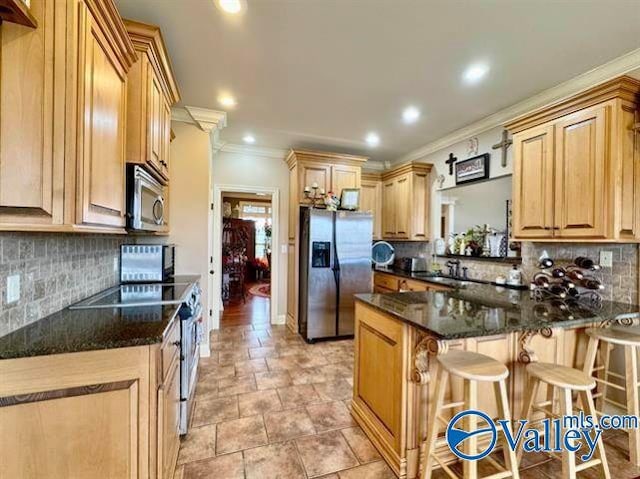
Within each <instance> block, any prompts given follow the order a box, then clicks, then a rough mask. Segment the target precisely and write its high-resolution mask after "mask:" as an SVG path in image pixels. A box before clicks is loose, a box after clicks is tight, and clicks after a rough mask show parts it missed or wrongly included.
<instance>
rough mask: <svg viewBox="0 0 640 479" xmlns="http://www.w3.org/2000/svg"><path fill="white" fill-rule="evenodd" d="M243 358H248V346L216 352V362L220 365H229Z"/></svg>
mask: <svg viewBox="0 0 640 479" xmlns="http://www.w3.org/2000/svg"><path fill="white" fill-rule="evenodd" d="M245 359H249V348H246V349H233V350H229V351H220V352H219V353H218V364H220V365H221V366H231V365H234V364H235V363H237V362H238V361H244V360H245Z"/></svg>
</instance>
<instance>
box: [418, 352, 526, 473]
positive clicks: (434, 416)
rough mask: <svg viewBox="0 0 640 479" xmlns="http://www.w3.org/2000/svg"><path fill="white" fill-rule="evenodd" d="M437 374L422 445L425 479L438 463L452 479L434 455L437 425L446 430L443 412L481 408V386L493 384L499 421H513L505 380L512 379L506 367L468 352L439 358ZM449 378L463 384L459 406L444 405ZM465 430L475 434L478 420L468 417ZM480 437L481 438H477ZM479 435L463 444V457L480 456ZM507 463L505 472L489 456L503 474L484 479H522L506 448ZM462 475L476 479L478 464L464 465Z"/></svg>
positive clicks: (505, 457)
mask: <svg viewBox="0 0 640 479" xmlns="http://www.w3.org/2000/svg"><path fill="white" fill-rule="evenodd" d="M436 359H437V361H438V372H437V376H436V379H435V383H434V384H435V385H436V386H435V387H436V389H435V392H434V395H433V400H432V402H431V408H430V411H429V418H428V421H429V422H428V431H427V438H426V439H425V441H424V442H423V443H422V447H421V449H422V457H421V458H420V459H421V460H420V463H421V464H422V475H421V478H422V479H429V478H430V477H431V473H432V470H433V467H434V463H435V462H437V463H438V464H440V466H442V469H443V470H444V471H445V472H446V473H447V474H448V475H449V476H450V477H452V478H456V479H457V476H456V474H455V473H454V472H453V471H452V470H451V469H450V468H449V467H448V466H447V465H446V464H445V463H444V461H443V460H442V459H440V458H439V457H438V455H437V454H436V452H435V449H436V442H437V439H438V422H439V421H440V422H442V423H443V424H444V425H445V427H446V425H447V421H446V420H445V419H443V418H442V417H441V416H440V412H441V411H443V410H447V409H453V408H457V407H463V408H464V409H477V408H478V383H479V382H490V383H493V384H494V391H495V395H496V403H497V406H498V414H499V415H500V419H505V420H507V421H510V420H511V414H510V412H509V401H508V398H507V386H506V383H505V379H506V378H507V376H508V375H509V370H508V369H507V367H506V366H505V365H504V364H502V363H501V362H499V361H496V360H495V359H492V358H490V357H488V356H484V355H482V354H478V353H473V352H469V351H458V350H454V351H449V352H448V353H446V354H444V355H442V356H437V357H436ZM450 376H457V377H460V378H462V379H463V380H464V399H463V400H462V401H460V402H453V403H449V404H443V402H444V395H445V391H446V388H447V382H448V380H449V379H450ZM464 424H465V430H466V431H475V430H477V429H478V418H477V417H475V416H467V417H466V418H465V419H464ZM495 427H496V430H498V431H500V430H502V426H500V425H499V424H496V425H495ZM478 435H479V434H478ZM478 435H473V436H470V437H469V438H468V439H467V440H466V441H465V443H464V454H466V455H469V456H473V455H475V454H476V453H477V450H478V449H477V448H478ZM503 452H504V461H505V464H506V468H505V467H504V466H502V465H501V464H499V463H498V462H497V461H495V460H494V459H493V458H491V457H490V456H486V457H485V458H484V459H485V460H487V461H488V462H489V463H491V465H493V466H494V467H495V468H496V469H498V470H499V471H500V472H498V473H496V474H492V475H490V476H485V477H484V478H483V479H489V478H492V479H500V478H505V477H513V478H515V479H519V477H520V476H519V474H518V462H517V460H516V454H515V452H514V451H512V450H511V449H510V448H509V447H508V446H507V445H506V444H504V447H503ZM463 474H464V478H465V479H477V477H478V464H477V461H464V463H463Z"/></svg>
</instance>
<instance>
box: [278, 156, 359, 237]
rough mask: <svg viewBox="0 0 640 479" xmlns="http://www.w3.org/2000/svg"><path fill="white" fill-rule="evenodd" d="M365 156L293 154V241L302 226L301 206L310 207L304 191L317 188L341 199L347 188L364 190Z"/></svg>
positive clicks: (290, 180)
mask: <svg viewBox="0 0 640 479" xmlns="http://www.w3.org/2000/svg"><path fill="white" fill-rule="evenodd" d="M367 160H368V158H366V157H363V156H353V155H343V154H339V153H328V152H324V151H309V150H291V152H290V153H289V155H288V156H287V159H286V162H287V165H288V166H289V175H290V176H289V239H294V238H295V234H296V231H297V224H298V211H299V205H301V204H306V203H308V200H307V199H306V196H305V193H304V189H305V187H307V186H308V187H312V186H314V185H317V191H318V194H319V193H320V190H324V192H325V193H328V192H332V193H333V194H334V195H336V196H337V197H338V198H340V195H341V194H342V190H343V189H345V188H360V185H361V170H362V165H364V163H365V162H366V161H367Z"/></svg>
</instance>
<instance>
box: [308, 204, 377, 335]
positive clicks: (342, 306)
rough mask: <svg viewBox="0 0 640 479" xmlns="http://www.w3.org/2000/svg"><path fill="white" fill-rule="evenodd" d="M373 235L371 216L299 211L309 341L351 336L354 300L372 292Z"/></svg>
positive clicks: (320, 210) (325, 211) (359, 213)
mask: <svg viewBox="0 0 640 479" xmlns="http://www.w3.org/2000/svg"><path fill="white" fill-rule="evenodd" d="M372 235H373V218H372V216H371V214H369V213H361V212H357V211H337V212H332V211H327V210H322V209H313V208H306V207H304V208H301V209H300V301H299V305H300V306H299V311H298V313H299V314H298V327H299V331H300V334H301V335H302V337H303V338H304V339H305V340H306V341H308V342H313V341H315V340H318V339H329V338H342V337H350V336H353V332H354V299H353V295H354V294H357V293H370V292H371V289H372V270H371V240H372Z"/></svg>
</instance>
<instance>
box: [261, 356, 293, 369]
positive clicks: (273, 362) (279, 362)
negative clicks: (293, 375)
mask: <svg viewBox="0 0 640 479" xmlns="http://www.w3.org/2000/svg"><path fill="white" fill-rule="evenodd" d="M292 358H293V356H287V357H285V358H283V357H277V358H266V361H267V365H268V366H269V370H270V371H287V370H290V369H297V368H298V365H297V364H296V362H295V361H294V360H293V359H292Z"/></svg>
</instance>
